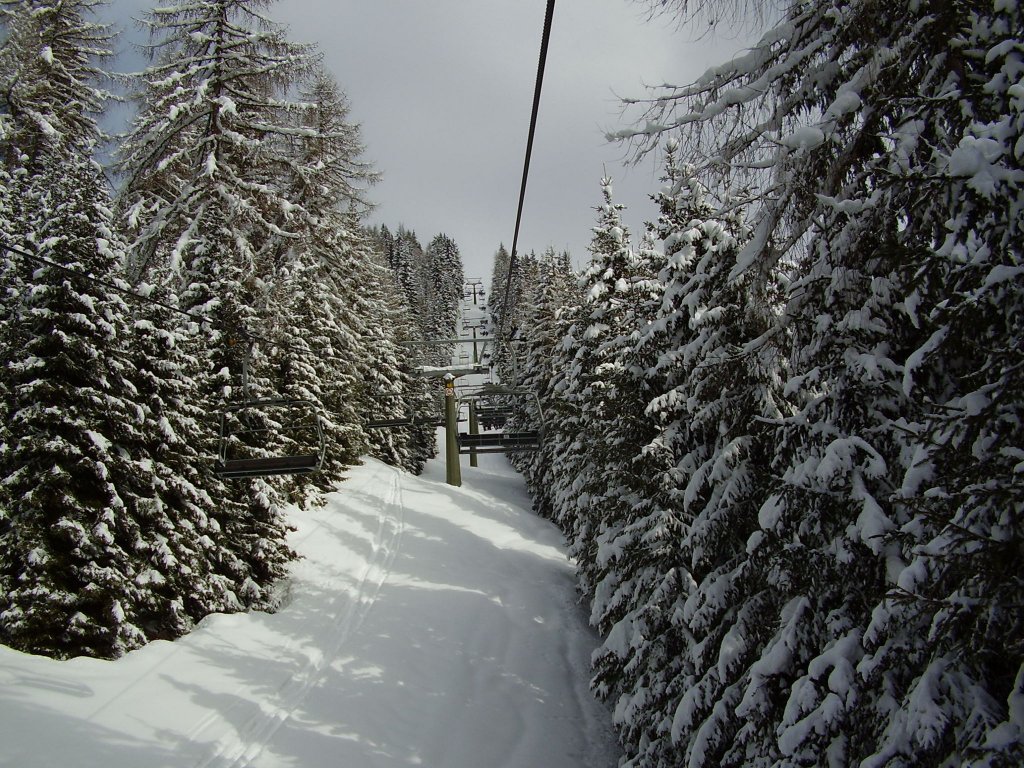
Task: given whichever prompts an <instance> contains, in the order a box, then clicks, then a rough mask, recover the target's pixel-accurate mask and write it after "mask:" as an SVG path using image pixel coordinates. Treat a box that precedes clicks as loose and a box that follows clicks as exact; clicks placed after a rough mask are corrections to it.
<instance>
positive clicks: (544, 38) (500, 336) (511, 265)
mask: <svg viewBox="0 0 1024 768" xmlns="http://www.w3.org/2000/svg"><path fill="white" fill-rule="evenodd" d="M554 13H555V0H548V6H547V10H546V11H545V13H544V32H543V33H542V35H541V39H540V59H539V61H538V62H537V82H536V85H535V86H534V89H533V111H532V113H531V114H530V132H529V134H528V136H527V139H526V159H525V161H524V162H523V182H522V185H521V186H520V188H519V207H518V209H517V210H516V228H515V232H514V234H513V235H512V255H511V256H510V257H509V260H508V276H507V277H506V279H505V297H504V300H503V302H502V304H503V306H502V308H501V317H500V318H499V320H498V333H497V341H498V343H499V344H500V343H501V342H502V341H503V340H504V338H505V324H506V322H507V320H508V315H509V312H508V310H509V309H510V305H509V300H510V299H511V296H512V273H513V271H514V270H515V266H516V255H517V248H518V247H519V227H520V225H521V224H522V222H523V203H524V201H525V200H526V182H527V180H528V179H529V177H530V157H531V156H532V155H533V137H534V134H536V132H537V114H538V113H539V112H540V93H541V89H542V88H543V86H544V66H545V64H546V63H547V58H548V41H549V40H550V39H551V19H552V16H553V15H554Z"/></svg>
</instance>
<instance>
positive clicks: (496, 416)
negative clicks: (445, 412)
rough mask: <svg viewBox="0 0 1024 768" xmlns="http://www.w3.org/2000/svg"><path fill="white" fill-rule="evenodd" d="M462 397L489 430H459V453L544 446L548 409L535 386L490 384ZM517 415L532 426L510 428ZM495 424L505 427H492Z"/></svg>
mask: <svg viewBox="0 0 1024 768" xmlns="http://www.w3.org/2000/svg"><path fill="white" fill-rule="evenodd" d="M461 400H462V401H463V402H465V403H468V404H469V405H470V407H471V409H472V410H473V412H474V416H475V420H476V422H477V423H478V424H479V425H481V426H483V428H484V430H488V431H484V432H479V433H471V432H459V434H458V443H459V453H474V452H475V453H515V452H521V451H536V450H538V449H539V448H540V447H541V443H542V440H543V433H544V413H543V411H542V409H541V405H540V398H538V397H537V394H536V393H535V392H533V391H532V390H528V389H517V388H508V387H501V386H496V385H487V386H485V387H483V388H481V389H480V390H479V391H478V392H476V393H474V394H472V395H467V396H464V397H462V398H461ZM515 416H519V417H520V418H521V421H522V422H525V423H526V424H528V425H529V427H528V428H525V429H518V430H506V429H505V427H506V426H508V422H509V421H511V420H513V419H514V417H515ZM471 422H472V420H471ZM494 427H500V428H501V431H489V430H491V429H493V428H494Z"/></svg>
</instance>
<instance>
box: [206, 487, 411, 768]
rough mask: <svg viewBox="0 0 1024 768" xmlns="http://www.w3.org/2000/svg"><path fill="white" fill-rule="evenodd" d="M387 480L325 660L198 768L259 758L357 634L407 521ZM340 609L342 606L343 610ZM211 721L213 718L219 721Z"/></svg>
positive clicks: (223, 767)
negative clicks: (364, 557) (369, 544)
mask: <svg viewBox="0 0 1024 768" xmlns="http://www.w3.org/2000/svg"><path fill="white" fill-rule="evenodd" d="M387 471H388V472H389V474H390V475H391V478H390V484H389V488H388V492H387V496H386V499H385V502H384V504H383V505H381V507H380V515H379V517H378V521H377V522H378V525H377V532H376V534H375V536H374V539H373V549H372V552H373V554H372V556H371V557H370V559H369V561H368V562H367V564H366V568H365V569H364V571H363V573H362V575H361V577H360V578H359V585H358V587H357V590H356V594H355V596H354V597H348V596H346V595H345V594H344V593H343V592H341V591H337V593H336V596H335V597H333V598H332V599H331V601H330V604H329V610H328V613H329V614H331V615H334V616H337V617H338V619H337V624H336V630H335V632H334V633H333V638H332V639H331V640H330V644H329V647H327V648H324V649H323V651H324V653H323V655H320V656H317V657H316V658H314V659H310V660H309V662H308V663H307V664H306V665H305V667H304V668H303V669H302V670H300V671H299V672H298V673H297V674H296V675H295V676H294V677H292V678H290V679H289V680H288V682H286V683H285V684H284V685H283V686H282V687H281V689H280V690H279V691H278V692H277V694H276V695H275V696H274V701H271V702H267V703H265V704H262V705H261V707H260V711H259V712H258V713H257V714H256V715H254V716H253V717H251V718H250V719H249V720H248V721H247V722H246V723H245V725H243V726H242V727H241V728H240V729H239V730H238V732H237V733H236V734H233V735H232V736H231V737H229V738H227V739H224V740H223V741H221V742H220V743H218V744H217V746H216V748H215V749H214V750H213V752H212V754H211V755H210V756H209V758H208V759H206V760H203V761H202V762H200V763H199V764H198V765H197V768H244V766H248V765H250V764H251V763H252V761H253V760H254V759H255V758H257V757H259V755H260V754H261V753H262V752H263V749H264V748H265V747H266V745H267V742H268V741H269V740H270V739H271V738H272V737H273V735H274V733H275V732H276V731H277V729H278V728H279V727H280V726H281V724H282V723H284V721H285V720H287V719H288V717H289V716H290V715H291V713H292V712H293V711H294V710H295V708H296V707H297V706H298V705H299V704H300V703H301V702H302V701H303V700H304V699H305V697H306V694H307V693H308V692H309V690H310V689H311V688H312V687H313V686H314V685H316V684H317V683H318V682H319V681H320V680H321V678H322V677H323V673H324V670H325V669H326V667H327V665H328V664H330V662H331V661H333V659H334V658H335V657H336V656H337V655H338V652H339V651H340V650H341V648H342V647H343V646H344V644H345V641H346V640H347V639H348V638H349V637H350V636H351V635H352V633H353V632H355V631H357V630H358V629H359V627H360V625H361V624H362V623H363V620H364V619H365V618H366V615H367V614H368V613H369V612H370V609H371V608H372V607H373V604H374V603H375V602H376V600H377V596H378V595H379V594H380V589H381V587H382V586H383V585H384V580H385V579H386V578H387V575H388V572H389V570H390V568H391V564H392V563H393V562H394V560H395V554H396V552H397V551H398V547H399V545H400V542H401V537H402V528H403V525H404V520H405V507H404V505H403V503H402V484H401V477H400V474H399V472H398V471H397V470H394V469H391V468H388V469H387ZM376 479H378V475H377V474H374V475H371V479H370V480H367V482H365V483H363V484H362V485H361V486H360V487H359V488H358V489H356V492H357V493H358V492H360V491H361V490H362V489H364V488H366V487H367V486H368V485H369V484H370V482H371V481H372V480H376ZM322 528H323V525H322V524H321V525H317V526H316V527H315V528H313V530H311V531H310V532H309V533H308V534H306V535H305V536H303V537H302V541H306V540H307V539H309V538H311V537H312V536H314V535H316V534H317V533H318V532H320V531H321V529H322ZM324 588H325V589H329V590H341V588H342V585H341V584H339V583H337V582H335V581H331V582H327V583H325V584H324ZM342 604H346V605H344V607H343V605H342ZM217 717H218V715H214V716H213V718H217ZM208 726H209V721H208V722H206V723H204V724H203V725H202V726H201V727H200V728H199V729H198V730H197V731H196V732H195V733H193V734H191V740H193V741H195V740H201V739H202V735H203V730H204V729H205V728H207V727H208Z"/></svg>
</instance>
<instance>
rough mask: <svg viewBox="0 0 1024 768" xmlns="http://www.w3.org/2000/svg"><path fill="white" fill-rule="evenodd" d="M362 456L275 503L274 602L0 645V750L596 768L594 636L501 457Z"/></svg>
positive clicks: (297, 765)
mask: <svg viewBox="0 0 1024 768" xmlns="http://www.w3.org/2000/svg"><path fill="white" fill-rule="evenodd" d="M480 463H481V465H482V467H481V468H480V469H469V468H466V467H464V468H463V473H464V483H463V487H462V488H452V487H450V486H447V485H445V484H444V468H443V465H441V464H440V463H439V462H432V463H431V464H430V465H428V467H427V471H426V473H425V474H424V476H423V477H419V478H416V477H412V476H410V475H408V474H404V473H401V472H398V471H396V470H394V469H392V468H390V467H388V466H386V465H384V464H381V463H379V462H375V461H367V463H366V465H365V466H362V467H358V468H355V469H354V470H353V471H352V472H351V473H350V477H349V479H348V480H347V481H346V482H345V483H344V484H343V486H342V488H341V490H340V491H339V492H338V493H336V494H333V495H332V496H331V497H330V499H329V503H328V504H327V505H326V506H325V507H323V508H320V509H316V510H311V511H299V510H294V512H293V515H294V517H293V522H294V524H295V525H296V526H297V527H298V530H297V531H296V532H295V533H294V535H293V540H292V543H293V546H294V547H295V548H296V549H297V550H298V551H299V553H300V554H301V555H302V558H303V559H302V560H300V561H298V562H297V563H296V564H295V566H294V568H293V578H292V579H291V582H290V584H289V585H288V586H289V594H288V596H287V598H286V603H285V606H284V607H283V608H282V609H281V610H280V611H279V612H277V613H275V614H263V613H257V614H237V615H230V616H228V615H218V616H211V617H209V618H208V619H206V620H205V621H203V622H202V624H201V625H200V626H199V627H198V628H197V629H196V630H195V631H194V632H192V633H191V634H190V635H189V636H187V637H185V638H182V639H180V640H177V641H175V642H173V643H171V642H155V643H151V644H150V645H148V646H146V647H145V648H142V649H140V650H139V651H136V652H134V653H131V654H129V655H128V656H126V657H125V658H123V659H119V660H117V661H114V662H107V661H97V660H93V659H73V660H71V661H66V662H57V661H52V660H49V659H44V658H38V657H32V656H27V655H24V654H20V653H17V652H14V651H11V650H9V649H7V648H3V647H0V765H3V766H17V767H18V768H33V767H34V766H58V765H60V766H76V768H86V767H87V766H103V768H140V767H141V766H146V768H159V767H161V766H168V767H170V766H175V767H176V766H202V767H203V768H227V766H265V767H269V766H282V767H283V766H289V767H291V768H318V767H319V766H325V767H326V766H330V768H377V767H378V766H379V767H382V768H383V767H385V766H389V767H390V766H415V765H422V766H429V768H505V767H507V768H512V767H513V766H521V767H522V768H547V767H549V766H550V768H571V767H572V766H580V767H581V768H582V767H583V766H586V767H587V768H600V767H601V766H611V765H614V764H615V763H616V762H617V757H618V751H617V749H616V747H615V745H614V739H613V737H612V735H611V732H610V725H609V720H610V718H609V715H608V713H607V712H606V711H605V710H604V709H603V708H602V707H601V706H600V705H598V704H597V703H596V702H595V701H594V700H593V699H592V697H591V695H590V693H589V692H588V689H587V678H588V660H589V656H590V653H591V651H592V649H593V648H594V646H595V642H596V641H595V638H594V637H593V635H592V634H591V633H590V631H589V630H588V628H587V626H586V622H585V617H584V616H583V614H582V612H581V609H580V608H579V606H578V605H577V604H576V602H575V594H574V590H573V572H572V567H571V565H570V563H569V562H568V561H567V559H566V556H565V554H564V551H563V549H562V545H561V541H560V536H559V534H558V532H557V530H556V529H554V528H553V527H552V526H551V525H550V524H548V523H547V522H545V521H543V520H541V519H539V518H537V517H535V516H534V515H533V514H531V513H530V512H529V500H528V499H527V498H526V495H525V491H524V490H523V487H522V483H521V481H520V480H519V479H518V477H517V476H515V474H514V473H513V472H512V471H511V470H510V469H509V468H508V465H507V463H506V462H505V460H504V458H503V457H492V456H485V457H481V462H480Z"/></svg>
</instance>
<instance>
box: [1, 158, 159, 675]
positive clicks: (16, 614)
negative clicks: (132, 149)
mask: <svg viewBox="0 0 1024 768" xmlns="http://www.w3.org/2000/svg"><path fill="white" fill-rule="evenodd" d="M36 162H37V167H38V168H39V171H38V172H37V173H36V174H34V175H33V176H31V177H26V178H25V180H24V182H23V184H22V185H21V186H20V188H19V190H18V194H19V196H20V198H21V199H22V201H23V207H22V211H21V213H22V216H24V217H25V218H23V219H22V221H21V222H20V226H21V227H22V228H23V230H24V232H25V236H24V237H25V242H26V244H28V245H30V246H34V247H35V249H36V254H38V255H39V256H40V257H43V258H46V259H47V260H48V261H51V262H53V263H54V266H51V265H49V264H39V263H33V265H32V269H31V273H30V274H29V275H27V276H26V278H25V279H26V283H28V284H30V289H29V290H26V291H25V292H24V293H23V296H22V297H21V305H22V306H21V307H19V320H18V322H20V323H24V324H26V327H25V328H23V329H22V331H21V333H20V335H19V337H20V338H23V339H25V344H24V347H23V348H22V349H21V350H19V352H18V353H17V354H16V356H14V358H13V359H12V360H11V363H10V366H9V370H10V371H11V375H12V384H11V389H12V396H13V407H12V411H11V422H10V425H9V436H8V440H9V455H8V458H7V461H6V467H5V469H6V476H5V477H4V479H3V490H4V496H5V498H6V499H7V509H8V515H9V528H8V529H7V531H6V532H5V533H4V535H3V536H0V569H2V571H0V573H2V575H0V580H2V588H3V602H2V608H0V637H2V638H3V640H4V642H5V643H7V644H8V645H11V646H13V647H16V648H19V649H21V650H25V651H29V652H32V653H42V654H47V655H51V656H60V657H64V656H75V655H81V654H85V655H92V656H105V657H113V656H118V655H120V654H121V653H123V652H125V651H127V650H130V649H131V648H134V647H137V646H139V645H141V644H142V643H144V642H145V635H144V633H143V630H142V629H141V628H140V626H139V612H140V606H141V605H142V603H144V601H145V594H144V593H145V585H144V584H140V582H139V581H138V580H137V579H136V577H137V576H138V575H139V572H140V569H139V564H138V560H137V558H136V556H135V551H134V546H135V543H136V541H137V540H138V538H139V536H140V532H139V526H138V522H137V520H135V519H134V518H133V517H132V515H131V514H130V510H129V506H128V505H129V504H130V503H131V501H132V499H131V498H127V499H126V498H124V497H122V494H121V492H120V490H119V489H121V488H125V489H127V488H131V482H130V478H131V477H133V475H134V474H135V473H136V472H138V471H139V470H138V467H137V466H136V465H135V463H134V462H133V461H132V458H131V456H130V454H129V453H128V450H127V446H132V445H136V444H137V443H138V442H139V437H138V429H139V427H140V422H141V417H140V413H139V410H138V408H137V407H136V406H135V405H134V404H133V403H132V400H133V399H134V391H133V389H132V386H131V383H130V378H131V376H132V368H131V365H130V364H129V362H128V359H127V355H126V354H125V346H124V345H125V340H126V336H127V323H126V316H127V314H128V312H127V308H126V307H125V305H124V303H123V301H122V300H121V298H120V297H119V296H118V295H117V293H115V292H112V291H111V290H110V289H109V288H106V287H105V284H109V283H111V282H113V281H114V280H116V279H117V278H118V269H119V267H120V264H119V256H120V254H118V253H116V252H115V251H114V250H113V249H111V248H110V247H109V246H110V240H109V239H107V237H104V235H105V234H106V235H109V232H110V218H109V217H110V211H109V205H106V204H104V201H103V200H102V197H101V192H102V189H103V186H102V184H101V182H100V177H101V175H100V173H99V170H98V169H97V168H96V167H95V166H94V165H93V164H92V161H91V160H88V159H85V158H79V159H77V162H76V159H75V156H74V155H72V156H70V157H68V156H65V155H64V154H63V153H58V154H57V156H56V157H50V156H49V155H47V154H46V153H45V152H44V153H40V154H39V155H38V156H37V157H36ZM78 275H81V277H79V276H78ZM90 278H92V279H90ZM97 281H103V282H102V283H101V282H97Z"/></svg>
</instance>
